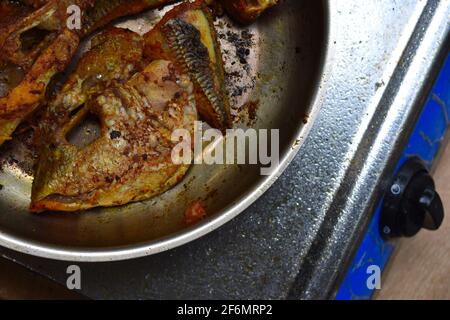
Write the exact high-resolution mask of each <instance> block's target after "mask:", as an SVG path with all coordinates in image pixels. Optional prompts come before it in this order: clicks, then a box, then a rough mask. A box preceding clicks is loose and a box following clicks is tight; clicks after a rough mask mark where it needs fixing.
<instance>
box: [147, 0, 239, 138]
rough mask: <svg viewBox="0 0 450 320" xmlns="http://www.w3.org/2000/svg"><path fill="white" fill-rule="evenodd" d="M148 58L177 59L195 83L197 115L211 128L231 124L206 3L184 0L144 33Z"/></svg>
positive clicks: (219, 54)
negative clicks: (185, 0)
mask: <svg viewBox="0 0 450 320" xmlns="http://www.w3.org/2000/svg"><path fill="white" fill-rule="evenodd" d="M144 39H145V51H144V54H145V55H146V56H147V57H149V58H150V59H168V60H170V61H176V63H177V64H178V65H179V67H180V68H182V69H183V70H184V71H185V72H186V73H187V74H189V76H190V77H191V79H192V81H193V82H194V85H195V97H196V101H197V109H198V112H199V114H200V115H201V116H202V118H203V119H205V120H206V122H207V123H208V124H209V125H211V126H212V127H215V128H218V129H221V130H225V129H227V128H230V127H231V126H232V119H231V115H230V103H229V99H228V94H227V92H226V89H225V81H224V67H223V60H222V53H221V49H220V46H219V44H218V41H217V35H216V31H215V29H214V26H213V22H212V16H211V12H210V10H209V8H208V7H207V2H205V1H195V2H193V3H190V2H185V3H183V4H180V5H179V6H177V7H175V8H174V9H173V10H171V11H170V12H169V13H167V14H166V15H165V16H164V17H163V19H162V20H161V21H160V22H159V23H158V24H157V25H156V26H155V28H154V29H153V30H151V31H150V32H148V33H147V34H145V35H144Z"/></svg>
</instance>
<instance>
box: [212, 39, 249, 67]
mask: <svg viewBox="0 0 450 320" xmlns="http://www.w3.org/2000/svg"><path fill="white" fill-rule="evenodd" d="M219 38H220V39H225V40H226V41H228V42H229V43H230V44H231V45H232V46H233V47H234V51H235V52H234V53H235V55H236V57H237V58H238V59H237V61H238V62H239V63H240V64H241V65H242V67H243V68H244V69H245V70H247V71H248V70H249V68H250V66H249V63H248V58H249V56H250V52H251V48H252V46H253V45H254V41H253V34H252V33H251V32H250V31H249V30H241V31H232V30H228V31H226V32H225V33H220V34H219ZM234 63H236V62H234Z"/></svg>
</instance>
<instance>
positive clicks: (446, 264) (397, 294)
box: [376, 145, 450, 300]
mask: <svg viewBox="0 0 450 320" xmlns="http://www.w3.org/2000/svg"><path fill="white" fill-rule="evenodd" d="M434 178H435V181H436V186H437V189H438V191H439V193H440V195H441V198H442V201H443V202H444V207H445V209H446V210H445V212H446V214H447V216H446V219H445V220H444V225H443V226H442V228H441V229H440V230H438V231H436V232H429V231H421V232H420V233H419V234H418V235H417V236H416V237H415V238H412V239H403V240H400V241H399V244H398V247H397V248H396V251H395V255H394V257H393V258H392V259H391V262H390V264H389V267H388V269H387V270H386V272H385V275H384V279H383V282H382V289H381V291H380V292H379V293H378V294H377V296H376V297H377V298H378V299H446V300H450V145H449V146H448V147H447V148H446V150H445V152H444V154H443V156H442V158H441V161H440V162H439V166H438V168H437V170H436V172H435V174H434Z"/></svg>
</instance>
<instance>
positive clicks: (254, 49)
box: [0, 0, 328, 250]
mask: <svg viewBox="0 0 450 320" xmlns="http://www.w3.org/2000/svg"><path fill="white" fill-rule="evenodd" d="M324 3H325V2H324ZM324 3H322V2H319V1H296V0H287V1H284V2H283V3H282V4H281V5H280V6H279V7H277V8H275V9H274V10H271V11H270V13H268V14H266V15H265V16H263V17H262V18H261V19H260V20H259V21H258V22H257V23H255V24H254V25H252V26H250V27H239V26H238V25H236V24H234V23H233V22H232V21H230V20H229V19H228V18H226V17H222V18H219V19H217V21H216V22H215V23H216V26H217V29H218V34H219V38H220V41H221V43H222V46H223V48H222V50H223V55H224V60H225V62H226V72H227V87H228V90H229V93H230V95H231V96H232V98H231V99H232V101H231V102H232V104H233V108H234V112H235V114H236V115H237V116H238V117H239V118H240V119H241V126H243V127H246V126H251V127H253V128H257V129H279V130H280V131H279V132H280V159H283V158H284V157H286V156H287V155H288V154H289V153H291V152H293V146H295V145H296V143H297V139H298V138H299V134H300V133H301V132H303V131H302V130H304V129H306V128H307V126H310V125H311V121H308V119H310V118H314V117H311V116H312V115H313V113H315V112H317V110H312V109H311V105H312V100H313V98H314V97H315V94H316V93H317V90H318V81H319V78H320V76H321V72H322V63H323V57H324V54H325V52H324V51H325V50H326V49H325V47H326V46H325V44H326V40H327V39H326V29H327V28H326V24H327V23H328V22H327V21H326V17H327V14H326V7H325V4H324ZM163 13H164V11H158V10H156V11H151V12H147V13H144V14H142V15H139V16H137V17H133V18H131V19H125V20H122V21H120V22H119V23H118V24H117V25H118V26H119V27H123V28H129V29H132V30H133V31H136V32H139V33H144V32H146V31H147V30H148V29H150V28H151V26H152V25H154V24H155V22H156V21H158V19H159V18H160V17H161V15H162V14H163ZM87 46H88V42H87V43H86V44H85V47H87ZM80 130H81V129H80ZM30 145H31V142H30V137H29V131H27V130H26V129H24V131H23V132H22V133H19V134H17V136H16V138H15V139H14V140H12V141H10V142H8V143H6V144H5V145H4V146H3V147H2V148H1V149H0V164H1V167H0V185H1V190H0V233H3V234H6V235H8V236H10V237H14V238H16V239H20V240H22V241H25V242H27V241H32V242H34V243H36V242H39V243H40V244H41V245H43V246H49V247H53V246H57V247H58V248H66V249H67V250H71V249H74V248H79V249H80V250H102V249H105V248H112V247H116V246H120V247H133V246H135V245H138V244H141V243H144V242H149V241H150V242H151V241H157V240H158V239H160V238H162V237H166V238H167V237H168V236H172V235H176V234H177V233H178V232H180V231H182V230H184V229H186V227H187V226H186V224H185V217H184V213H185V210H186V208H187V207H188V206H189V205H190V204H192V203H193V202H194V201H197V200H200V201H201V202H202V203H203V204H204V206H205V208H206V211H207V212H208V214H209V217H210V218H211V219H213V218H214V217H217V216H218V215H222V214H224V213H225V212H227V210H229V209H230V208H233V206H235V205H237V204H239V203H240V202H241V200H242V199H243V198H245V197H246V196H247V195H248V194H250V193H251V192H252V191H254V190H255V189H257V188H258V187H260V186H261V184H262V183H263V182H264V181H265V180H266V179H267V177H266V176H262V175H261V174H260V168H259V167H258V166H256V165H255V166H252V165H249V166H243V165H242V166H239V165H213V166H210V165H195V166H193V167H192V169H191V170H190V171H189V174H188V175H187V176H186V177H185V179H184V180H183V181H182V182H181V183H180V184H179V185H178V186H177V187H175V188H173V189H172V190H170V191H168V192H166V193H165V194H163V195H161V196H159V197H156V198H154V199H151V200H148V201H144V202H140V203H134V204H130V205H127V206H122V207H118V208H108V209H105V208H98V209H94V210H89V211H85V212H79V213H73V214H64V213H52V212H49V213H44V214H39V215H35V214H30V213H29V212H28V210H27V208H28V205H29V199H30V192H31V183H32V179H33V178H32V160H33V157H34V155H33V152H32V151H31V147H30ZM300 152H301V150H300ZM0 245H1V243H0Z"/></svg>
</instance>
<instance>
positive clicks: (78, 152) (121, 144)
mask: <svg viewBox="0 0 450 320" xmlns="http://www.w3.org/2000/svg"><path fill="white" fill-rule="evenodd" d="M93 43H94V48H93V49H92V50H91V51H89V52H87V53H86V54H85V55H84V56H83V57H82V58H81V60H80V61H79V63H78V66H77V68H76V70H75V71H74V73H73V74H72V75H71V76H70V77H69V80H68V82H67V83H66V84H65V85H64V87H63V89H62V90H61V92H60V93H59V94H58V95H57V96H56V98H55V99H54V101H52V102H51V103H50V105H49V107H48V110H47V111H46V115H45V116H44V119H43V120H42V122H41V123H40V127H39V130H38V134H39V135H38V140H39V141H40V145H41V147H40V159H39V163H38V169H37V172H36V175H35V180H34V182H33V189H32V203H31V206H30V210H31V211H34V212H41V211H45V210H56V211H77V210H84V209H89V208H93V207H99V206H102V207H108V206H117V205H123V204H127V203H130V202H133V201H141V200H144V199H149V198H151V197H154V196H156V195H159V194H161V193H163V192H165V191H167V190H168V189H170V188H171V187H173V186H174V185H175V184H177V183H178V182H179V181H180V180H181V179H182V178H183V177H184V175H185V174H186V172H187V170H188V169H189V167H190V166H189V165H188V164H179V162H177V161H174V159H173V158H172V151H173V148H174V147H175V146H176V145H177V144H178V143H179V141H174V140H172V133H173V132H174V131H175V130H177V129H185V130H187V131H186V132H188V133H189V134H190V135H191V136H193V135H194V130H195V121H196V120H197V119H198V116H197V108H198V107H199V106H202V110H203V112H204V117H205V118H208V119H213V121H215V122H216V123H215V124H218V125H219V126H220V127H224V128H225V127H227V124H226V121H227V112H229V110H228V111H227V110H226V109H225V108H226V107H225V106H228V100H227V95H226V93H225V91H224V89H223V62H222V58H221V56H220V48H219V47H218V43H217V39H216V35H215V32H214V27H213V25H212V21H211V18H210V13H209V9H208V8H207V7H206V5H205V2H204V1H196V2H194V3H188V2H186V3H183V4H181V5H179V6H177V7H175V8H174V9H173V10H171V11H170V12H169V13H168V14H167V15H166V16H165V17H164V18H163V19H162V20H161V22H160V23H159V24H158V25H157V26H156V27H155V29H154V30H152V31H150V32H149V33H148V34H146V35H144V36H143V37H141V36H139V35H137V34H134V33H131V32H129V31H125V30H120V29H111V30H109V31H107V32H106V33H105V34H101V35H100V36H98V37H97V38H96V39H94V41H93ZM218 99H223V100H222V101H218ZM209 113H211V114H209ZM87 117H94V118H96V119H97V122H98V125H99V130H98V134H97V136H96V137H94V138H93V139H89V141H82V143H80V142H77V141H75V140H76V139H75V140H71V136H72V132H73V130H74V129H75V128H77V126H78V125H79V124H80V122H82V121H84V120H85V119H86V118H87ZM224 122H225V123H224ZM190 147H191V148H192V147H193V146H190Z"/></svg>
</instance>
